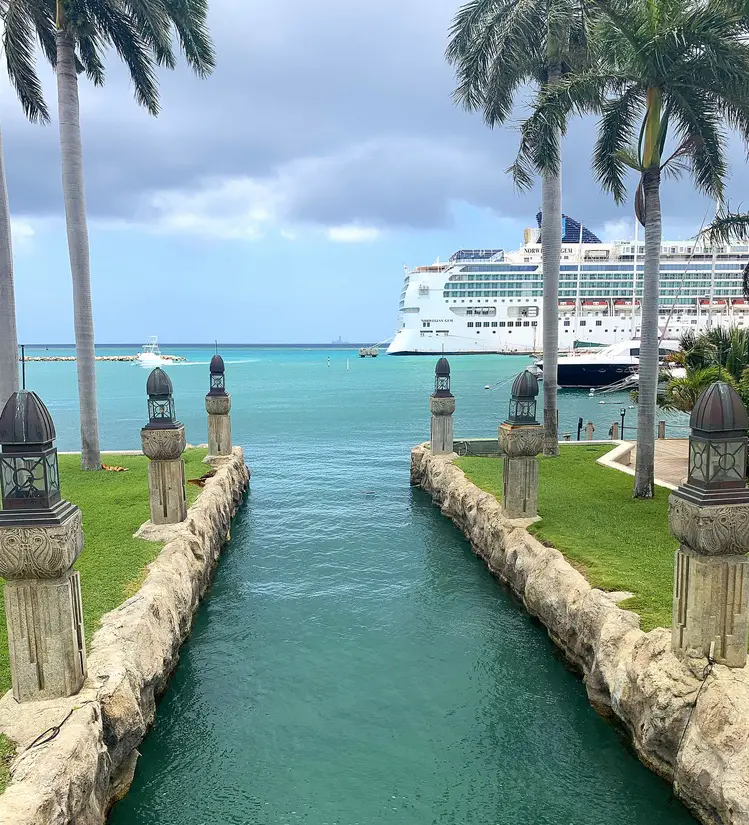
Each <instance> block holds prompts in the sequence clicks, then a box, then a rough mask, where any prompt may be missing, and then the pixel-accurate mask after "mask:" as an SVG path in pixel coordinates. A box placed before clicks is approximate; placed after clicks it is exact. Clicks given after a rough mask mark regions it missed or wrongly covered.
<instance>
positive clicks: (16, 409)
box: [0, 390, 56, 452]
mask: <svg viewBox="0 0 749 825" xmlns="http://www.w3.org/2000/svg"><path fill="white" fill-rule="evenodd" d="M55 437H56V433H55V425H54V423H53V421H52V416H51V415H50V414H49V410H48V409H47V408H46V407H45V405H44V402H43V401H42V399H41V398H39V396H38V395H37V394H36V393H35V392H30V391H29V390H21V391H20V392H14V393H13V395H11V397H10V398H9V399H8V401H7V403H6V404H5V407H4V408H3V411H2V413H1V414H0V444H1V445H2V447H3V452H19V451H23V450H26V449H27V448H28V447H29V446H30V445H32V444H34V445H37V444H38V445H41V444H50V445H51V443H52V442H53V441H54V440H55Z"/></svg>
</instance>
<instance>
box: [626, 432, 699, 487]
mask: <svg viewBox="0 0 749 825" xmlns="http://www.w3.org/2000/svg"><path fill="white" fill-rule="evenodd" d="M636 453H637V448H636V447H635V449H633V450H632V452H631V457H632V459H631V462H630V467H633V468H634V466H635V455H636ZM688 459H689V440H688V439H686V438H663V439H661V438H657V439H656V441H655V477H656V478H657V479H660V480H661V481H667V482H669V484H674V485H676V486H677V487H678V486H679V484H682V483H683V482H685V481H686V480H687V462H688Z"/></svg>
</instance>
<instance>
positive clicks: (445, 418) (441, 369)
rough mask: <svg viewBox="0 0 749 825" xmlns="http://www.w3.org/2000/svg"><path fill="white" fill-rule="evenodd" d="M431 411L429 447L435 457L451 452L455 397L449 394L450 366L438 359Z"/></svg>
mask: <svg viewBox="0 0 749 825" xmlns="http://www.w3.org/2000/svg"><path fill="white" fill-rule="evenodd" d="M429 409H430V410H431V411H432V426H431V447H432V452H433V453H434V454H435V455H442V454H445V453H451V452H452V451H453V413H454V412H455V396H454V395H453V394H452V393H451V392H450V364H449V362H448V360H447V358H444V357H442V358H440V359H439V361H437V366H436V367H435V369H434V392H433V393H432V394H431V395H430V396H429Z"/></svg>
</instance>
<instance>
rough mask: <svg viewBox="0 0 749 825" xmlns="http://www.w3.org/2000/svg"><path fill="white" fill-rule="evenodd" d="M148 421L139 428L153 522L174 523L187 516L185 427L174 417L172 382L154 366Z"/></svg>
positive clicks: (149, 394) (150, 383)
mask: <svg viewBox="0 0 749 825" xmlns="http://www.w3.org/2000/svg"><path fill="white" fill-rule="evenodd" d="M146 392H147V394H148V424H146V426H145V427H144V428H143V429H142V430H141V431H140V439H141V443H142V444H143V452H144V453H145V454H146V455H147V456H148V457H149V458H150V459H151V461H150V463H149V465H148V498H149V505H150V508H151V522H152V523H153V524H177V523H179V522H180V521H184V520H185V518H186V517H187V500H186V497H185V462H184V461H183V460H182V452H183V451H184V449H185V428H184V425H182V424H180V422H179V421H177V416H176V412H175V409H174V397H173V389H172V382H171V380H170V378H169V376H168V375H167V374H166V373H165V372H164V370H162V369H161V367H156V369H155V370H154V371H153V372H152V373H151V374H150V375H149V376H148V381H147V382H146Z"/></svg>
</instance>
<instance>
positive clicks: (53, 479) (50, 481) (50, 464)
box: [47, 452, 60, 498]
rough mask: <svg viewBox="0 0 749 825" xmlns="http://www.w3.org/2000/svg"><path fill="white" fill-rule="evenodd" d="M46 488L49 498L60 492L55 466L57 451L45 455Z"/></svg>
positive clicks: (57, 472) (58, 474)
mask: <svg viewBox="0 0 749 825" xmlns="http://www.w3.org/2000/svg"><path fill="white" fill-rule="evenodd" d="M47 490H48V491H49V496H50V498H52V497H54V496H55V495H56V494H58V493H59V492H60V473H59V470H58V467H57V453H56V452H55V453H52V454H51V455H48V456H47Z"/></svg>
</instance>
